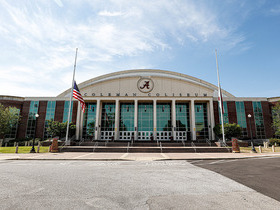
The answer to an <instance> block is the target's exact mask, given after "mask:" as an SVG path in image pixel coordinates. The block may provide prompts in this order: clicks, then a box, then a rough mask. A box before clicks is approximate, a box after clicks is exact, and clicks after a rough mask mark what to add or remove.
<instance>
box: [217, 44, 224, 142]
mask: <svg viewBox="0 0 280 210" xmlns="http://www.w3.org/2000/svg"><path fill="white" fill-rule="evenodd" d="M215 53H216V64H217V75H218V88H219V89H218V94H219V107H220V114H221V116H220V118H221V123H222V135H223V142H224V143H226V140H225V130H224V116H223V109H222V91H221V84H220V75H219V65H218V58H217V49H216V50H215Z"/></svg>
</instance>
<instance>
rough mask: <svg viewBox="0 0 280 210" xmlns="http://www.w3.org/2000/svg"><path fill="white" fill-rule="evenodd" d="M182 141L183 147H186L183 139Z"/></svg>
mask: <svg viewBox="0 0 280 210" xmlns="http://www.w3.org/2000/svg"><path fill="white" fill-rule="evenodd" d="M181 141H182V144H183V146H184V147H186V144H185V142H184V140H183V139H182V140H181Z"/></svg>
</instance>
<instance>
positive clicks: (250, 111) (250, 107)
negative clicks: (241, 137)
mask: <svg viewBox="0 0 280 210" xmlns="http://www.w3.org/2000/svg"><path fill="white" fill-rule="evenodd" d="M244 106H245V114H246V121H247V132H248V137H249V138H251V131H250V122H249V118H248V114H251V116H252V117H251V129H252V135H253V138H255V137H256V126H255V117H254V110H253V103H252V101H244Z"/></svg>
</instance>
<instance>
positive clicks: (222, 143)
mask: <svg viewBox="0 0 280 210" xmlns="http://www.w3.org/2000/svg"><path fill="white" fill-rule="evenodd" d="M220 145H221V146H222V147H225V148H226V149H227V151H228V152H230V149H229V146H228V145H227V143H226V142H224V141H223V140H220Z"/></svg>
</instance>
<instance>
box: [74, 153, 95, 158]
mask: <svg viewBox="0 0 280 210" xmlns="http://www.w3.org/2000/svg"><path fill="white" fill-rule="evenodd" d="M88 155H92V153H87V154H84V155H80V156H77V157H74V158H73V159H79V158H81V157H85V156H88Z"/></svg>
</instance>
